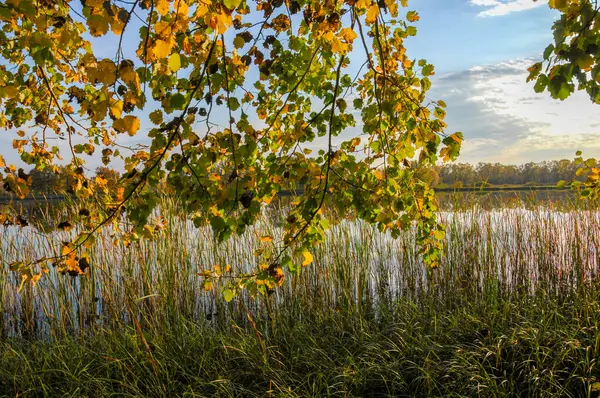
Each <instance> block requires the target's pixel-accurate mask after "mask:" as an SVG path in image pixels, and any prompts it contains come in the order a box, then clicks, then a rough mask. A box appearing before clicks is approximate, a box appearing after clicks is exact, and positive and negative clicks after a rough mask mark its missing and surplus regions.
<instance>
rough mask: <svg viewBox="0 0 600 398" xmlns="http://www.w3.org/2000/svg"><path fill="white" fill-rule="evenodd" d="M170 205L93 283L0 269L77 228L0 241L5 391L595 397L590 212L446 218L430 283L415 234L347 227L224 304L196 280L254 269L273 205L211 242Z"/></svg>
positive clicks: (599, 336) (105, 256)
mask: <svg viewBox="0 0 600 398" xmlns="http://www.w3.org/2000/svg"><path fill="white" fill-rule="evenodd" d="M162 205H163V210H164V211H163V213H164V215H165V216H166V218H167V221H168V228H167V229H166V232H165V235H164V236H161V237H158V238H157V239H156V240H154V241H144V242H140V243H134V244H133V245H132V246H131V247H130V248H126V247H124V246H123V245H122V244H119V245H117V246H114V245H113V242H112V240H111V239H110V236H109V231H108V230H107V231H105V232H104V234H103V235H102V237H101V238H100V239H99V241H98V245H97V247H96V249H95V251H94V252H93V253H92V254H91V263H92V269H91V272H90V273H89V274H88V275H87V276H85V277H80V278H71V277H68V276H63V275H58V274H57V273H56V272H54V271H51V273H50V274H49V275H48V276H47V278H45V279H44V280H43V281H42V282H41V283H40V284H39V285H38V286H37V287H36V288H31V287H26V288H24V289H23V290H22V291H21V292H17V290H16V287H18V283H19V280H18V277H17V275H14V274H12V273H10V272H9V271H8V268H7V265H8V263H9V262H11V261H15V260H27V259H33V258H36V257H37V256H39V255H40V253H44V252H46V251H47V250H49V249H52V248H54V249H56V248H57V245H58V244H59V243H60V241H61V240H66V239H67V237H68V235H69V233H65V232H53V233H39V232H38V231H37V230H35V229H32V228H28V229H23V230H9V229H5V230H3V231H2V230H0V264H1V267H2V268H0V313H2V314H4V317H0V336H1V337H0V396H4V395H6V396H17V395H18V396H77V397H79V396H89V397H97V396H257V397H258V396H273V397H276V396H285V397H296V396H298V397H324V396H339V397H346V396H357V397H358V396H415V397H423V396H440V397H441V396H469V397H470V396H483V397H504V396H531V397H549V396H558V397H592V396H598V394H597V392H596V391H594V390H595V388H594V387H596V386H598V385H594V383H596V382H598V381H600V369H599V368H598V365H597V361H598V359H599V351H598V350H599V344H600V333H599V332H598V327H599V322H600V289H598V287H599V286H598V282H597V280H598V270H599V268H600V254H599V253H600V212H599V211H598V210H595V209H584V208H583V207H578V206H571V208H570V209H569V210H568V211H558V210H553V208H552V207H548V206H545V207H539V206H538V207H535V206H530V210H527V211H526V210H523V209H522V208H509V209H504V210H492V211H488V210H484V209H482V208H481V207H471V208H470V210H468V211H457V212H455V213H444V214H442V215H441V217H442V219H443V220H444V223H445V224H446V226H447V232H448V247H447V251H446V253H445V256H444V261H443V264H442V266H441V267H440V269H438V270H435V271H433V272H432V273H429V272H427V271H426V270H425V268H424V267H423V265H422V262H421V261H420V258H419V256H418V255H417V254H416V248H415V245H414V231H407V232H406V233H405V234H403V235H402V236H401V237H400V238H399V239H398V240H391V239H390V238H389V237H387V236H386V235H384V234H381V233H379V232H377V230H376V228H373V227H371V226H367V225H363V224H361V223H358V222H351V221H342V222H340V223H339V224H337V225H335V226H333V227H332V229H331V231H330V233H329V235H328V239H327V242H326V244H325V245H323V246H322V247H320V248H318V249H316V251H315V262H314V264H312V265H311V266H309V267H307V268H304V269H303V271H302V274H301V275H300V276H299V277H296V278H292V277H291V276H288V277H287V278H286V281H285V283H284V285H283V286H282V287H281V288H280V289H278V290H277V291H276V293H275V294H273V295H271V296H269V297H256V298H253V297H248V296H247V295H245V294H243V295H242V296H240V297H239V298H236V299H234V300H233V301H232V302H231V303H225V302H224V301H223V300H222V299H220V296H219V289H220V284H219V283H217V284H215V286H214V288H213V290H211V291H208V292H206V291H203V290H202V289H201V286H200V283H201V280H200V278H199V277H198V276H197V275H196V274H197V272H199V271H200V270H202V269H203V268H206V267H210V266H212V265H215V264H231V265H232V266H233V267H234V269H235V270H236V271H243V270H245V269H248V268H251V267H254V266H255V265H256V261H257V259H256V257H255V256H254V250H255V249H257V248H262V249H263V250H267V251H268V250H272V247H271V246H270V244H265V243H261V242H260V239H259V237H260V236H262V235H265V234H274V233H275V232H276V231H275V230H276V229H277V228H279V227H278V225H279V219H278V217H279V216H278V214H279V213H278V211H277V210H275V209H273V210H272V211H271V212H270V213H266V214H265V216H264V217H263V219H262V220H261V222H260V223H259V224H258V225H257V226H256V228H255V229H252V230H250V231H248V232H247V233H246V235H245V236H243V237H239V238H234V239H232V240H230V241H228V242H226V243H223V244H217V243H215V242H214V241H213V240H212V238H211V233H210V230H208V229H203V228H201V229H200V230H194V229H191V228H188V227H187V224H186V222H185V220H183V219H182V218H181V217H179V216H178V213H177V209H178V205H177V204H176V203H174V202H173V201H172V200H171V199H164V200H163V203H162ZM560 208H561V209H562V206H561V207H560ZM76 210H77V209H76V207H74V206H71V209H70V211H76ZM60 218H61V217H60V216H58V215H56V214H52V215H51V214H50V213H45V214H43V215H42V216H41V220H40V222H43V223H44V224H46V225H47V224H52V223H56V220H58V219H60Z"/></svg>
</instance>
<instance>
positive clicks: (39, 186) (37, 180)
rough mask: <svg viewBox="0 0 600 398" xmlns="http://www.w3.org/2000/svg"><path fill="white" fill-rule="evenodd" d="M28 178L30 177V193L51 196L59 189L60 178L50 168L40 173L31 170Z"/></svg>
mask: <svg viewBox="0 0 600 398" xmlns="http://www.w3.org/2000/svg"><path fill="white" fill-rule="evenodd" d="M29 176H30V177H31V191H33V192H35V193H44V194H52V193H56V192H57V191H58V190H60V188H61V183H60V176H59V175H58V174H57V173H54V172H53V171H52V170H51V169H50V168H46V169H44V170H41V171H40V170H37V169H32V170H31V171H30V172H29Z"/></svg>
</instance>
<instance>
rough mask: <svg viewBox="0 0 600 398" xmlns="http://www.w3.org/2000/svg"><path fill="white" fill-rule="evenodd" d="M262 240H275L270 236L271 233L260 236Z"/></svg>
mask: <svg viewBox="0 0 600 398" xmlns="http://www.w3.org/2000/svg"><path fill="white" fill-rule="evenodd" d="M260 241H261V242H273V238H272V237H270V236H269V235H265V236H261V237H260Z"/></svg>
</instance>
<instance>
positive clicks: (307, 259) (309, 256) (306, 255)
mask: <svg viewBox="0 0 600 398" xmlns="http://www.w3.org/2000/svg"><path fill="white" fill-rule="evenodd" d="M302 257H304V261H302V266H307V265H308V264H310V263H312V262H313V256H312V254H310V252H308V251H306V252H303V253H302Z"/></svg>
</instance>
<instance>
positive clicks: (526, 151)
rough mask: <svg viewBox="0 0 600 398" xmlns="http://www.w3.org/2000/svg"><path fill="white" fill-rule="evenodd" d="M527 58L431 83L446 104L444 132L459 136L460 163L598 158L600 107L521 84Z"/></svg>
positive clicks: (528, 62) (577, 97) (575, 96)
mask: <svg viewBox="0 0 600 398" xmlns="http://www.w3.org/2000/svg"><path fill="white" fill-rule="evenodd" d="M533 62H534V60H532V59H520V60H513V61H507V62H503V63H499V64H496V65H482V66H477V67H474V68H471V69H469V70H467V71H463V72H459V73H453V74H449V75H446V76H443V77H440V78H438V79H436V81H435V82H433V89H432V91H433V93H432V96H433V97H434V98H441V99H443V100H445V101H446V103H448V120H447V122H448V126H449V129H448V131H449V132H453V131H462V132H463V133H464V135H465V143H464V147H463V148H464V149H463V151H462V154H461V158H460V159H461V160H463V161H468V162H479V161H490V162H503V163H524V162H529V161H542V160H552V159H560V158H573V157H574V154H575V151H577V150H583V151H584V155H585V156H593V157H599V155H600V112H599V111H600V107H599V106H598V105H595V104H593V103H592V102H591V101H590V99H589V96H588V95H587V94H586V93H584V92H576V93H574V94H572V95H571V97H569V98H568V99H567V100H565V101H558V100H554V99H552V98H551V97H550V95H549V94H548V93H541V94H537V93H535V92H534V91H533V83H526V78H527V67H528V66H529V65H531V64H532V63H533Z"/></svg>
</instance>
